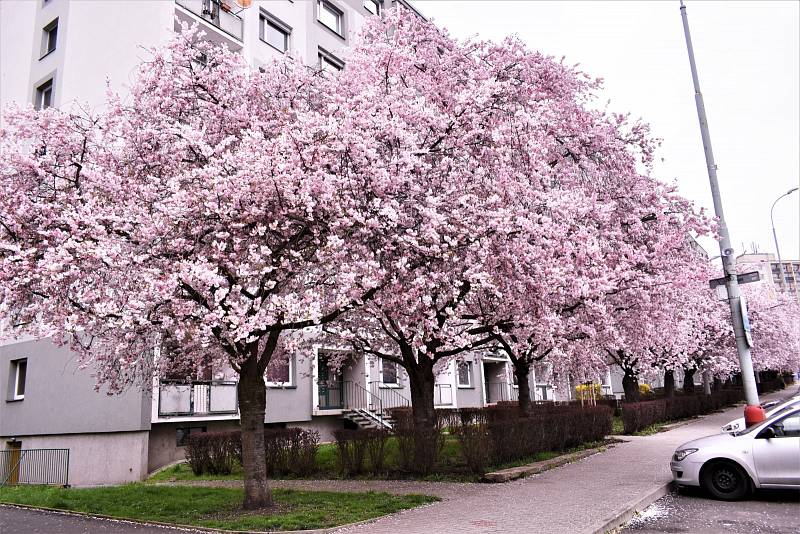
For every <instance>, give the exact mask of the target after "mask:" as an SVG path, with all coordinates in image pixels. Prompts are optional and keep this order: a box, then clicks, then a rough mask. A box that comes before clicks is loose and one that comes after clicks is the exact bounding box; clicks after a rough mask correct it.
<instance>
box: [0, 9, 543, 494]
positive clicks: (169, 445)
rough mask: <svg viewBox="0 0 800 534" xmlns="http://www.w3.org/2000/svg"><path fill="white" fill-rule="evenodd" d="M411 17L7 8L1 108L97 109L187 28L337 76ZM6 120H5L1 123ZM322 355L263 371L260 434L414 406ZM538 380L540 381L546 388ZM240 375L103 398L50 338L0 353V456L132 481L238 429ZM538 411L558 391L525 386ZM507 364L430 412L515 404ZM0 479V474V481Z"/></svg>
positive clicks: (449, 368)
mask: <svg viewBox="0 0 800 534" xmlns="http://www.w3.org/2000/svg"><path fill="white" fill-rule="evenodd" d="M402 8H407V9H412V10H413V9H414V8H413V7H412V6H410V5H409V4H407V3H406V2H405V1H404V0H308V1H293V0H272V1H256V2H253V3H252V5H251V6H250V7H249V8H248V9H242V8H241V7H239V6H238V5H237V4H235V3H233V0H174V1H173V0H115V1H113V2H97V1H94V0H4V1H3V2H0V65H2V68H1V69H0V104H2V105H5V104H8V103H11V102H15V103H18V104H26V103H29V104H32V105H34V106H36V107H37V108H45V107H49V106H56V107H60V108H62V109H70V108H71V107H72V106H81V107H84V108H87V107H88V108H89V109H92V108H97V107H99V106H102V105H103V103H104V101H105V91H106V87H107V84H110V86H111V87H112V88H114V89H116V90H121V91H124V89H125V87H126V85H127V84H128V83H129V82H130V80H131V76H132V73H133V72H134V71H135V69H136V67H137V66H138V65H139V63H140V61H141V60H142V59H143V58H146V57H147V51H146V48H147V47H151V46H157V45H159V44H161V43H164V42H166V41H167V40H168V39H170V38H171V36H172V35H174V32H176V31H180V27H181V23H182V22H189V23H197V24H198V25H200V26H201V27H202V29H203V30H204V31H205V32H206V38H207V39H209V40H211V41H214V42H217V43H221V44H225V45H227V46H228V47H229V48H230V49H231V50H235V51H238V52H239V53H241V54H242V55H243V56H244V57H245V58H246V59H247V61H248V62H249V63H250V64H251V65H253V67H258V66H259V65H260V64H263V63H265V62H267V61H270V60H271V59H272V58H276V57H280V56H281V55H283V54H291V55H293V56H295V57H302V58H303V59H304V60H305V61H306V62H307V63H308V64H315V65H318V66H319V68H322V69H332V70H341V69H343V68H346V62H347V50H348V47H349V45H350V43H351V38H352V37H351V36H352V34H353V33H354V32H355V31H357V30H358V28H359V27H360V25H361V24H362V23H363V21H364V20H365V18H366V17H369V16H381V15H382V14H383V13H384V11H385V10H389V9H402ZM0 122H2V118H0ZM341 350H342V349H341V348H336V347H324V346H317V347H314V348H313V350H311V351H309V353H307V354H306V353H303V354H295V355H292V357H291V358H290V359H289V360H288V361H286V362H281V363H276V364H275V365H273V366H271V367H270V369H269V370H268V372H267V377H266V378H267V383H268V391H267V410H266V417H265V424H266V425H268V426H299V427H304V428H311V429H316V430H318V431H319V432H320V435H321V437H322V439H323V440H329V439H331V437H332V432H333V431H334V430H335V429H337V428H343V427H345V426H386V425H390V424H391V423H390V422H389V421H388V420H387V418H386V410H387V408H390V407H395V406H403V405H409V404H410V400H409V399H410V394H409V386H408V378H407V376H406V375H405V374H404V372H403V370H402V369H400V368H398V366H396V365H395V364H393V363H392V362H388V361H381V360H375V361H373V360H371V359H369V358H365V357H363V356H350V357H349V358H348V359H347V360H346V364H345V365H344V366H342V368H340V369H338V370H336V371H334V370H331V369H330V368H329V366H328V365H327V361H328V359H330V358H331V356H332V354H331V353H332V352H333V351H341ZM546 372H547V370H546V369H545V368H542V369H540V370H539V376H540V377H541V376H543V375H544V373H546ZM236 380H237V376H236V374H235V373H234V372H233V371H232V370H231V369H227V368H222V369H214V368H209V369H205V370H203V372H201V373H199V374H197V375H196V376H195V379H194V380H192V381H191V382H187V381H186V379H185V374H179V373H176V374H175V376H170V375H167V376H154V377H153V380H152V383H150V384H144V385H142V384H139V385H135V386H131V387H130V388H129V389H128V390H126V391H124V392H123V393H121V394H114V395H111V394H109V393H108V392H107V391H105V390H104V389H103V388H102V387H100V388H99V390H96V389H95V380H94V377H93V369H92V367H91V365H88V366H86V367H82V366H81V365H79V363H78V361H77V358H76V356H75V354H73V353H72V352H70V351H69V350H68V349H67V348H64V347H58V346H56V345H54V344H53V343H52V342H51V341H49V340H47V339H16V340H13V341H5V342H2V343H0V388H3V390H2V392H0V395H2V399H0V444H2V445H3V448H6V449H23V450H24V449H65V450H68V451H69V458H68V462H67V463H68V469H69V483H70V484H72V485H77V486H85V485H96V484H112V483H121V482H128V481H136V480H141V479H143V478H144V477H146V475H147V473H148V472H151V471H153V470H154V469H156V468H158V467H161V466H163V465H166V464H169V463H171V462H173V461H176V460H180V459H182V458H183V455H184V446H185V444H186V440H187V438H188V436H189V435H191V434H192V433H194V432H206V431H214V430H222V429H229V428H236V427H237V426H238V420H239V412H238V402H237V395H236V385H237V381H236ZM530 385H531V390H532V391H533V392H535V395H536V398H537V399H539V400H552V399H553V397H554V390H553V387H552V386H550V385H549V384H547V383H543V382H537V381H536V373H535V372H534V373H533V375H532V377H531V384H530ZM516 392H517V386H516V385H515V384H514V383H513V373H512V372H511V365H510V362H509V361H508V360H507V359H505V358H499V357H492V356H487V357H483V358H478V357H475V356H469V357H467V358H465V359H464V361H462V362H455V361H452V362H449V363H448V364H447V365H445V366H444V368H443V369H441V370H440V372H439V375H438V377H437V383H436V389H435V403H436V405H437V406H439V407H454V408H456V407H466V406H484V405H486V404H491V403H496V402H499V401H509V400H516V398H517V395H516ZM2 476H3V473H0V482H2Z"/></svg>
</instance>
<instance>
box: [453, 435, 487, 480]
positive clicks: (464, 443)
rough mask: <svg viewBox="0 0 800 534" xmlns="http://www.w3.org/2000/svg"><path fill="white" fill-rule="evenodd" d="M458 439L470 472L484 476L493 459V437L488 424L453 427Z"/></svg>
mask: <svg viewBox="0 0 800 534" xmlns="http://www.w3.org/2000/svg"><path fill="white" fill-rule="evenodd" d="M451 428H452V429H453V434H455V436H456V438H457V439H458V444H459V445H460V450H461V456H462V457H463V458H464V462H465V463H466V464H467V467H469V469H470V471H472V472H473V473H475V474H478V475H482V474H483V473H485V472H486V467H487V466H488V464H489V460H490V459H491V456H492V454H491V452H492V451H491V449H492V447H491V436H490V434H489V429H488V428H487V426H486V424H484V423H479V424H466V425H458V426H454V427H451Z"/></svg>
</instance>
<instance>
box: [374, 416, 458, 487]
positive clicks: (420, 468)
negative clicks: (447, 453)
mask: <svg viewBox="0 0 800 534" xmlns="http://www.w3.org/2000/svg"><path fill="white" fill-rule="evenodd" d="M449 411H450V410H435V411H434V417H435V418H436V419H435V421H434V428H433V430H432V431H427V430H424V429H422V428H419V427H417V426H416V425H415V424H414V417H413V412H412V410H411V408H410V407H406V406H402V407H397V408H390V409H389V410H388V412H389V415H390V417H391V419H392V421H393V422H392V428H393V431H394V435H395V437H396V438H397V450H398V452H399V454H400V468H401V469H402V470H403V471H407V472H410V473H416V474H418V475H427V474H430V473H432V472H433V471H434V470H435V469H436V464H437V462H438V460H439V455H440V453H441V451H442V447H444V437H443V436H442V429H443V428H444V427H445V426H447V424H446V423H447V420H448V413H447V412H449Z"/></svg>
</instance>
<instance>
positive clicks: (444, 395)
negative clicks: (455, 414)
mask: <svg viewBox="0 0 800 534" xmlns="http://www.w3.org/2000/svg"><path fill="white" fill-rule="evenodd" d="M433 405H434V406H452V405H453V386H451V385H450V384H435V385H434V386H433Z"/></svg>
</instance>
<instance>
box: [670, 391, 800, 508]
mask: <svg viewBox="0 0 800 534" xmlns="http://www.w3.org/2000/svg"><path fill="white" fill-rule="evenodd" d="M670 468H671V470H672V478H673V480H674V481H675V483H676V484H677V485H678V486H701V487H703V488H705V489H706V490H707V491H708V492H709V493H711V494H712V495H713V496H714V497H716V498H718V499H723V500H736V499H741V498H742V497H744V496H745V495H747V494H748V493H749V492H750V491H751V490H752V489H755V488H800V406H793V407H786V408H784V409H783V410H780V411H778V412H776V413H774V414H773V415H772V416H771V417H769V418H767V420H766V421H764V422H763V423H759V424H757V425H753V426H751V427H750V428H746V429H744V430H742V431H740V432H736V433H733V434H727V433H726V434H715V435H713V436H706V437H704V438H700V439H696V440H693V441H689V442H687V443H684V444H683V445H681V446H680V447H678V448H677V449H676V450H675V454H674V455H673V456H672V461H671V462H670Z"/></svg>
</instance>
